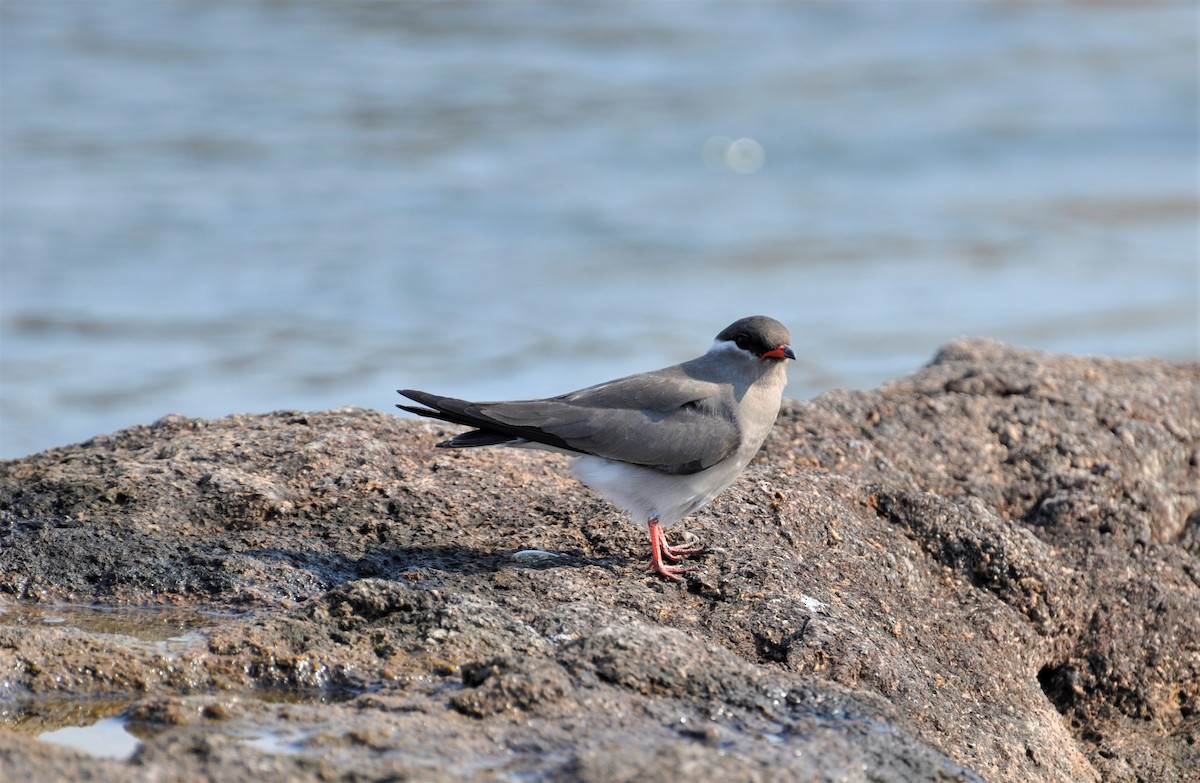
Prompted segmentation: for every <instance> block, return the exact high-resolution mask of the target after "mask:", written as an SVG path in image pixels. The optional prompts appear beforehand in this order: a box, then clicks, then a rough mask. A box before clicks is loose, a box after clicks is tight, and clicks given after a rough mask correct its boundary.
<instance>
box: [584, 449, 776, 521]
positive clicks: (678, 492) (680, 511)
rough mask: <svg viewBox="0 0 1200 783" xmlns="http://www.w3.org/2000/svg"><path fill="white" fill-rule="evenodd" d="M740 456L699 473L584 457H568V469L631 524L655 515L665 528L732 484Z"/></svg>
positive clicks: (740, 464)
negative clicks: (618, 508)
mask: <svg viewBox="0 0 1200 783" xmlns="http://www.w3.org/2000/svg"><path fill="white" fill-rule="evenodd" d="M753 456H754V455H753V454H751V455H750V457H753ZM740 457H741V455H740V454H739V455H734V456H733V457H731V458H730V459H727V460H725V461H724V462H722V463H720V464H718V465H714V466H713V467H711V468H709V469H708V470H704V471H701V472H699V473H691V474H688V475H677V474H671V473H661V472H659V471H657V470H651V469H649V468H642V467H638V466H637V465H630V464H628V463H625V462H611V461H609V460H606V459H602V458H600V457H591V456H584V457H576V458H575V459H573V460H571V472H572V473H574V474H575V475H576V477H578V478H579V480H580V481H582V482H583V483H584V484H587V485H588V486H589V487H591V488H592V489H593V490H595V491H596V493H597V494H599V495H600V496H601V497H602V498H604V499H605V500H607V501H609V502H610V503H613V504H614V505H616V506H619V507H620V508H622V509H624V510H625V511H626V512H628V513H629V515H630V517H632V519H633V522H634V524H637V525H641V524H642V523H644V522H645V521H646V520H647V519H650V518H651V517H658V521H659V523H661V524H662V526H663V527H664V528H666V527H670V526H671V525H673V524H675V523H676V522H678V521H679V520H680V519H682V518H683V517H685V516H687V515H688V514H691V513H692V512H694V511H696V510H697V509H699V508H700V507H701V506H703V505H704V504H705V503H708V501H710V500H712V499H713V498H715V497H716V496H717V495H719V494H720V493H721V492H722V491H724V489H725V488H726V487H728V486H729V485H730V484H732V483H733V482H734V480H735V479H737V477H738V474H739V473H741V472H742V468H744V467H745V466H746V463H748V462H749V461H750V457H747V458H746V459H745V460H742V459H740Z"/></svg>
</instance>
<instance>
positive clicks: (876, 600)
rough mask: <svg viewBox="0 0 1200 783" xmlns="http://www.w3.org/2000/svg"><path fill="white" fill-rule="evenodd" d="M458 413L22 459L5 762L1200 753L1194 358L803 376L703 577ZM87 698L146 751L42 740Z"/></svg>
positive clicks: (304, 770)
mask: <svg viewBox="0 0 1200 783" xmlns="http://www.w3.org/2000/svg"><path fill="white" fill-rule="evenodd" d="M448 429H449V428H444V427H441V426H437V425H433V424H428V423H424V422H417V421H412V420H405V419H400V418H397V417H395V416H391V415H386V414H383V413H377V412H371V411H364V410H336V411H326V412H319V413H298V412H277V413H272V414H267V415H244V416H230V417H228V418H225V419H220V420H215V421H207V420H195V419H187V418H183V417H180V416H168V417H167V418H164V419H162V420H160V421H158V422H155V423H154V424H151V425H147V426H138V427H133V428H130V429H127V430H123V431H121V432H117V433H115V434H113V435H107V436H103V437H97V438H94V439H92V440H90V441H88V442H86V443H83V444H80V445H75V446H67V447H63V448H57V449H51V450H49V451H46V452H42V453H40V454H34V455H32V456H29V457H26V458H24V459H20V460H13V461H7V462H3V463H0V770H3V771H4V777H6V779H11V780H18V779H24V780H45V779H52V778H62V779H77V780H82V779H95V780H113V781H138V780H148V779H152V780H156V781H176V780H179V781H184V780H197V779H212V780H218V779H219V780H222V781H255V783H265V782H266V781H306V780H313V781H316V780H321V781H329V780H346V781H350V780H353V781H361V780H408V779H413V780H434V781H442V780H445V781H463V780H501V779H503V780H510V779H522V780H567V781H631V780H692V781H703V780H721V781H764V782H765V781H775V780H804V781H807V780H820V781H835V780H836V781H868V780H869V781H891V780H897V781H899V780H946V781H950V780H964V781H979V780H983V781H991V782H993V783H999V782H1000V781H1020V782H1021V783H1025V782H1026V781H1157V782H1159V783H1170V782H1171V781H1180V782H1181V783H1182V781H1185V780H1195V777H1194V775H1195V774H1196V770H1197V769H1200V511H1198V509H1200V366H1197V365H1194V364H1186V365H1181V364H1170V363H1166V362H1162V361H1157V360H1138V361H1115V360H1109V359H1097V358H1080V357H1073V356H1056V355H1047V354H1042V353H1036V352H1033V351H1028V350H1021V349H1017V348H1012V347H1009V346H1005V345H1002V344H999V343H994V342H989V341H970V342H959V343H954V344H951V345H949V346H947V347H945V348H943V349H942V350H941V352H940V353H939V354H938V355H937V357H936V358H935V360H934V361H933V362H932V363H931V364H930V365H929V366H928V367H925V368H924V369H922V370H920V371H919V372H917V373H916V374H914V375H912V376H911V377H908V378H904V379H901V380H899V381H896V382H894V383H890V384H888V385H886V386H884V387H882V388H880V389H877V390H874V391H865V392H852V391H834V392H830V393H827V394H824V395H822V396H820V397H818V398H817V399H816V400H814V401H812V402H789V403H787V404H786V405H785V407H784V410H783V412H782V414H781V415H780V418H779V422H778V424H777V426H776V428H775V431H774V434H773V435H772V437H771V438H770V439H769V440H768V442H767V443H766V445H765V447H764V449H763V452H762V454H761V455H760V457H759V458H758V460H757V461H756V462H755V463H754V464H753V465H751V467H750V468H749V469H748V470H747V471H746V474H745V475H744V476H743V477H742V478H741V479H740V480H739V481H738V482H737V483H736V484H735V485H734V487H733V488H731V489H730V490H729V491H727V492H726V493H725V494H724V495H722V496H721V497H720V498H718V499H717V500H716V501H714V502H713V503H712V504H711V505H709V506H708V507H707V508H705V509H704V510H702V511H701V512H700V513H697V514H695V515H694V516H692V517H691V518H689V519H687V520H685V521H684V523H683V527H685V528H686V529H687V530H688V531H690V532H691V533H694V534H695V535H696V536H698V537H699V539H700V540H701V541H702V542H704V543H705V544H707V546H708V550H707V552H706V553H705V554H704V555H703V556H701V557H699V558H698V559H697V563H698V565H699V566H700V567H699V570H698V571H696V572H695V573H693V574H691V575H689V578H688V579H687V581H686V583H685V584H684V585H682V586H679V585H675V584H670V583H666V582H664V581H662V580H660V579H657V578H654V577H650V576H647V575H646V574H645V573H644V568H645V559H646V554H647V542H646V540H645V531H644V530H641V529H636V528H634V527H633V526H631V525H630V524H629V523H628V522H627V521H626V520H624V519H623V518H622V517H621V515H620V514H618V513H617V512H616V511H614V510H613V509H612V508H610V507H608V506H607V505H605V504H604V503H603V502H601V501H599V500H597V499H595V498H594V497H593V496H592V495H590V494H589V493H588V492H587V490H585V489H583V488H582V487H580V486H579V485H578V484H576V483H575V482H574V481H573V480H571V479H570V478H569V477H568V475H567V473H566V460H565V459H564V458H563V457H560V456H558V455H553V454H545V453H539V452H522V451H511V450H474V451H471V452H446V451H435V450H434V449H433V445H434V443H436V442H437V441H438V440H439V438H441V437H443V436H444V435H445V433H446V431H448ZM676 534H677V533H676ZM526 550H540V553H539V552H533V553H530V552H527V551H526ZM518 553H521V554H518ZM87 607H92V608H91V609H88V608H87ZM97 607H99V608H97ZM152 607H157V608H152ZM38 612H43V614H42V615H38V614H37V613H38ZM45 612H52V613H56V617H55V618H54V619H55V620H57V621H58V622H46V621H44V620H45V619H46V615H45V614H44V613H45ZM87 612H99V613H100V615H101V616H103V617H111V618H116V619H115V620H114V621H113V623H111V624H106V623H103V622H85V621H83V620H77V619H72V618H78V617H82V616H83V615H84V614H87ZM105 613H107V614H105ZM122 613H124V614H122ZM139 613H140V614H139ZM173 613H174V614H173ZM179 613H183V614H179ZM183 615H186V616H187V617H188V618H189V619H188V620H187V621H186V623H184V621H183V620H180V621H179V623H184V625H185V626H186V631H185V632H178V631H166V632H164V633H163V634H160V635H159V636H157V637H156V636H155V634H154V633H153V630H152V629H151V631H149V632H147V631H146V628H147V627H151V626H153V622H155V620H154V618H164V617H165V618H172V617H179V616H183ZM37 616H40V617H42V618H43V621H34V619H32V618H34V617H37ZM129 617H142V618H143V619H144V622H142V621H130V622H127V623H126V624H125V625H122V624H121V623H120V622H117V621H116V620H119V619H120V618H126V619H128V618H129ZM145 618H150V619H145ZM166 626H167V627H171V628H175V627H176V626H175V625H172V624H171V623H170V622H167V623H166ZM54 705H57V707H55V708H54V709H52V706H54ZM63 705H66V706H65V707H64V706H63ZM85 714H86V715H87V716H90V717H88V720H94V719H95V718H96V717H102V716H103V715H106V714H119V715H120V716H121V719H122V720H123V721H125V723H126V725H127V726H128V730H129V731H132V732H134V733H136V735H137V736H138V737H139V738H140V740H141V744H140V747H139V748H138V749H137V751H136V752H135V753H134V754H133V755H132V757H131V758H128V759H124V760H114V759H106V758H99V757H94V756H91V755H87V754H84V753H82V752H79V751H77V750H73V749H69V748H63V747H58V746H55V745H49V744H46V743H43V742H41V741H39V740H37V739H36V738H35V735H36V734H37V733H38V732H40V731H42V730H45V729H47V728H54V727H56V726H59V725H63V724H65V723H70V722H72V721H74V722H77V723H78V722H86V721H85V720H83V719H82V718H81V717H80V716H82V715H85ZM63 715H66V716H67V717H62V716H63ZM264 737H265V738H268V739H269V740H270V741H269V742H267V741H264V739H263V738H264Z"/></svg>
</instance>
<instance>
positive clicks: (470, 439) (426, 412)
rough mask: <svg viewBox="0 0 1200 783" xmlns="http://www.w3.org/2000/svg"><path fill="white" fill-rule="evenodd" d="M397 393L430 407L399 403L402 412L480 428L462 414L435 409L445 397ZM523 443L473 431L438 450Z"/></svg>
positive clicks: (407, 390)
mask: <svg viewBox="0 0 1200 783" xmlns="http://www.w3.org/2000/svg"><path fill="white" fill-rule="evenodd" d="M397 391H398V392H399V393H400V394H403V395H404V396H405V397H408V398H409V399H413V400H416V401H417V402H420V403H421V404H423V405H429V406H430V407H429V408H418V407H415V406H413V405H400V404H399V403H397V404H396V407H397V408H400V409H401V410H405V411H408V412H409V413H415V414H417V415H418V416H424V417H426V418H429V419H438V420H440V421H448V422H450V423H451V424H465V425H467V426H469V427H474V426H478V423H477V422H475V421H472V420H471V419H470V418H468V417H466V416H463V415H461V414H457V413H454V412H453V411H443V410H440V409H434V408H433V406H434V405H435V404H437V402H439V401H441V400H443V399H446V398H444V397H437V396H435V395H432V394H428V393H426V392H420V391H415V390H412V389H399V390H397ZM522 441H525V438H521V437H518V436H515V435H510V434H505V433H502V432H491V431H488V430H471V431H470V432H460V433H459V434H457V435H455V436H454V437H453V438H451V439H450V440H446V441H442V442H441V443H439V444H438V448H441V449H469V448H473V447H475V446H501V445H504V444H507V443H520V442H522Z"/></svg>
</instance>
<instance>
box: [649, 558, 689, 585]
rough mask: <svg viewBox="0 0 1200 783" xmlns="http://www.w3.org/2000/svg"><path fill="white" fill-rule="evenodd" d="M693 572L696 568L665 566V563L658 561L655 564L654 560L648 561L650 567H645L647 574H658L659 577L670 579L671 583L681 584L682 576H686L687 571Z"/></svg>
mask: <svg viewBox="0 0 1200 783" xmlns="http://www.w3.org/2000/svg"><path fill="white" fill-rule="evenodd" d="M695 570H696V566H673V565H667V564H666V563H663V562H660V561H658V562H656V561H654V560H652V561H650V565H648V566H646V573H647V574H658V575H659V576H663V577H666V578H667V579H670V580H671V581H672V582H682V581H683V577H682V574H686V573H688V572H689V571H695Z"/></svg>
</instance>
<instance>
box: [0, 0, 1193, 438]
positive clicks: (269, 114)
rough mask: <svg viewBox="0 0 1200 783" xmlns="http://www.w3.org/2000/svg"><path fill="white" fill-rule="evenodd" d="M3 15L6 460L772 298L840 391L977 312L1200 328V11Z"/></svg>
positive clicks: (532, 374)
mask: <svg viewBox="0 0 1200 783" xmlns="http://www.w3.org/2000/svg"><path fill="white" fill-rule="evenodd" d="M0 15H2V18H0V79H2V81H0V145H2V146H0V153H2V158H0V330H2V331H0V457H14V456H19V455H23V454H27V453H30V452H32V451H36V450H39V449H43V448H47V447H50V446H54V445H61V444H65V443H69V442H74V441H79V440H83V439H86V438H88V437H90V436H92V435H95V434H97V433H102V432H108V431H111V430H114V429H117V428H119V427H123V426H128V425H131V424H135V423H144V422H150V421H153V420H155V419H156V418H158V417H160V416H162V415H164V414H166V413H168V412H181V413H185V414H188V415H194V416H222V415H225V414H228V413H232V412H245V411H268V410H274V409H280V408H300V409H317V408H327V407H336V406H342V405H359V406H365V407H370V408H379V409H384V410H388V409H390V408H391V405H392V403H393V402H394V401H395V394H394V392H393V390H394V389H396V388H398V387H416V388H426V389H431V390H434V391H438V392H442V393H447V394H453V395H457V396H462V397H468V398H477V399H498V398H512V397H534V396H542V395H547V394H553V393H559V392H563V391H567V390H570V389H573V388H578V387H581V386H584V385H587V384H591V383H594V382H597V381H600V380H604V379H606V378H609V377H615V376H617V375H621V374H625V373H629V372H636V371H640V370H644V369H650V368H653V367H657V366H662V365H665V364H669V363H672V362H675V361H678V360H681V359H685V358H688V357H690V356H693V355H696V354H697V353H700V352H702V351H703V350H705V349H706V348H707V346H708V345H709V343H710V341H711V339H712V337H713V335H714V334H715V333H716V332H717V331H718V330H720V329H721V328H722V327H723V326H725V325H726V324H727V323H728V322H730V321H732V320H733V319H735V318H737V317H740V316H743V315H749V314H754V313H766V314H770V315H773V316H775V317H776V318H779V319H780V320H782V321H784V322H785V323H786V324H787V325H788V326H789V327H790V328H791V330H792V333H793V336H794V343H795V347H796V350H797V353H798V354H799V356H800V359H799V361H797V362H796V363H795V364H794V366H793V370H792V381H791V384H790V386H789V391H788V393H789V395H791V396H794V397H803V398H807V397H811V396H813V395H815V394H817V393H819V392H820V391H822V390H824V389H828V388H831V387H847V386H848V387H858V388H867V387H871V386H874V385H877V384H879V383H880V382H882V381H884V380H886V379H889V378H893V377H897V376H899V375H902V374H904V373H907V372H910V371H912V370H914V369H916V368H917V367H919V366H920V365H922V364H923V363H925V362H927V361H928V360H929V359H930V357H931V356H932V355H933V353H934V351H935V350H936V348H937V346H938V345H940V344H942V343H944V342H946V341H947V340H950V339H952V338H955V337H957V336H962V335H985V336H990V337H996V338H1000V339H1003V340H1007V341H1011V342H1014V343H1018V344H1022V345H1027V346H1033V347H1038V348H1044V349H1049V350H1053V351H1069V352H1076V353H1097V354H1107V355H1115V356H1147V355H1157V356H1163V357H1167V358H1171V359H1196V358H1197V355H1198V351H1200V349H1198V342H1200V336H1198V325H1197V299H1198V298H1200V284H1198V282H1197V269H1198V253H1197V230H1196V221H1197V143H1198V142H1197V115H1198V107H1197V9H1196V5H1195V4H1194V3H1164V4H1150V3H1129V4H1115V5H1114V4H1106V3H1071V4H1061V5H1060V4H1054V3H1010V2H978V3H970V2H961V3H950V2H886V3H884V2H879V3H856V2H840V3H799V2H796V3H683V2H641V3H516V2H502V3H501V2H497V3H488V4H470V3H468V4H460V3H382V2H370V3H368V2H339V3H319V2H288V1H286V0H276V1H274V2H251V1H250V0H244V1H242V0H239V2H216V1H214V0H195V1H192V2H187V1H184V0H176V1H174V2H150V1H149V0H108V1H107V2H85V1H83V0H79V1H74V0H70V1H68V0H45V1H43V2H35V1H32V0H27V1H22V0H5V2H4V3H3V5H2V6H0ZM722 138H724V139H727V140H736V139H747V140H751V141H745V142H743V143H742V144H741V146H739V147H737V149H749V150H751V152H753V151H755V150H757V149H761V150H762V152H763V155H762V158H761V160H758V159H755V158H754V156H753V155H751V156H750V160H749V162H748V163H747V162H746V161H744V160H742V159H740V158H737V157H736V156H734V157H731V156H729V155H725V156H723V155H722V154H721V153H722V151H723V150H724V149H725V147H724V143H723V142H721V141H720V139H722ZM759 164H761V165H759ZM739 169H740V170H739Z"/></svg>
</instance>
